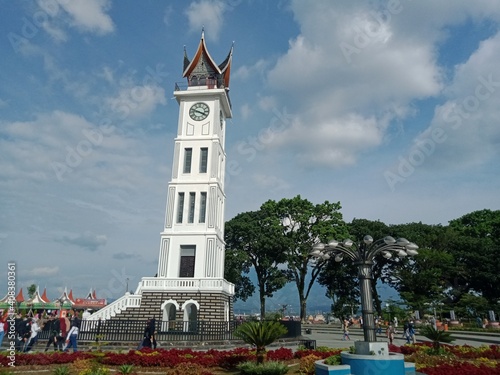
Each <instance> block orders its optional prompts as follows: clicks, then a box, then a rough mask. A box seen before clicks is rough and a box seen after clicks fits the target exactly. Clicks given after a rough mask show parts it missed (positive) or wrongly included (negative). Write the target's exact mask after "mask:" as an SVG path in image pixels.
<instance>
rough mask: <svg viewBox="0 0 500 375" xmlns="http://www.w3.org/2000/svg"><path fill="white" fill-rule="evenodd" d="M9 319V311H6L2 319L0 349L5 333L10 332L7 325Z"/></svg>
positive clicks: (0, 319)
mask: <svg viewBox="0 0 500 375" xmlns="http://www.w3.org/2000/svg"><path fill="white" fill-rule="evenodd" d="M8 317H9V310H6V311H5V313H4V314H3V316H2V317H1V318H0V348H1V347H2V343H3V338H4V336H5V332H7V331H8V324H7V318H8Z"/></svg>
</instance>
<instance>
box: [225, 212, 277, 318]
mask: <svg viewBox="0 0 500 375" xmlns="http://www.w3.org/2000/svg"><path fill="white" fill-rule="evenodd" d="M281 233H282V227H281V225H280V223H279V221H277V220H276V218H273V217H272V216H271V214H270V213H268V212H266V211H265V210H260V211H255V212H244V213H241V214H239V215H237V216H236V217H234V218H233V219H232V220H230V221H229V222H228V223H227V224H226V230H225V239H226V253H228V256H229V257H231V256H232V255H231V253H236V254H237V256H238V257H239V258H240V259H241V260H242V262H243V266H242V271H243V272H247V273H248V272H249V271H250V269H251V268H253V269H254V271H255V273H256V275H257V289H258V292H259V301H260V316H261V318H262V319H264V317H265V315H266V297H272V296H273V293H274V292H276V291H277V290H279V289H281V288H282V287H283V286H284V285H285V284H286V282H287V278H286V274H285V272H284V270H281V269H280V268H278V266H279V265H280V264H282V263H284V262H285V260H286V258H285V247H284V242H283V241H282V236H281ZM226 267H227V266H226ZM232 272H233V273H234V270H233V271H232ZM247 290H249V289H248V288H247Z"/></svg>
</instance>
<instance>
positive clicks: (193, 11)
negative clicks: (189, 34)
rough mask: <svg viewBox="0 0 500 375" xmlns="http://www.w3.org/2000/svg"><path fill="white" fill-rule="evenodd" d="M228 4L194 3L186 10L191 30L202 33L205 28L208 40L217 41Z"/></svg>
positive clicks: (215, 1)
mask: <svg viewBox="0 0 500 375" xmlns="http://www.w3.org/2000/svg"><path fill="white" fill-rule="evenodd" d="M225 11H226V3H225V2H223V1H221V0H199V1H194V2H192V3H191V4H190V5H189V7H188V8H187V9H186V16H187V18H188V22H189V30H190V31H193V32H201V29H202V28H203V27H205V30H207V31H210V32H207V33H206V34H205V35H206V38H207V39H208V40H217V39H218V38H219V33H220V30H221V28H222V22H223V16H224V12H225Z"/></svg>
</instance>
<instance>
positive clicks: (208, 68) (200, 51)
mask: <svg viewBox="0 0 500 375" xmlns="http://www.w3.org/2000/svg"><path fill="white" fill-rule="evenodd" d="M233 48H234V44H233V46H231V49H230V51H229V53H228V55H227V57H226V58H225V59H224V61H223V62H222V63H221V64H219V65H217V64H216V63H215V61H214V59H213V58H212V56H210V53H209V52H208V49H207V45H206V44H205V31H202V33H201V39H200V43H199V44H198V48H197V50H196V53H195V54H194V57H193V59H192V60H191V61H190V60H189V58H188V56H187V52H186V47H184V71H183V73H182V76H183V77H187V78H189V77H190V76H192V75H193V74H197V73H204V74H205V75H206V76H210V75H213V76H214V77H213V78H222V79H223V83H224V86H225V87H229V74H230V71H231V61H232V56H233Z"/></svg>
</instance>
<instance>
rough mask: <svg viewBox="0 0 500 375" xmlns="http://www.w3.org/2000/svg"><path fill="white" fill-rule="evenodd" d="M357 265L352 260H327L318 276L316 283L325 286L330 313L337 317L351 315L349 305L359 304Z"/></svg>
mask: <svg viewBox="0 0 500 375" xmlns="http://www.w3.org/2000/svg"><path fill="white" fill-rule="evenodd" d="M357 275H358V271H357V267H356V265H355V264H354V263H352V262H341V263H337V262H334V261H330V262H327V263H326V264H325V266H324V267H323V268H322V270H321V272H320V275H319V276H318V284H320V285H323V286H325V287H326V296H327V297H328V298H330V299H331V300H332V313H333V315H334V316H335V317H337V318H342V317H347V316H350V315H351V310H353V309H352V308H351V307H353V306H357V305H359V282H358V278H357Z"/></svg>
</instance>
